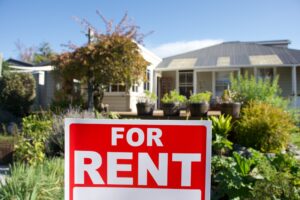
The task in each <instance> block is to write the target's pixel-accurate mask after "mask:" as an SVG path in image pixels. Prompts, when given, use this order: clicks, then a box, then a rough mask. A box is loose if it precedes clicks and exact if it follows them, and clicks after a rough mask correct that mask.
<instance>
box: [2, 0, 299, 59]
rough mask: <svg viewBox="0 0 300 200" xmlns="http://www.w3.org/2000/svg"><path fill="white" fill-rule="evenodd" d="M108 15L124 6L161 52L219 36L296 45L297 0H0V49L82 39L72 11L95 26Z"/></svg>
mask: <svg viewBox="0 0 300 200" xmlns="http://www.w3.org/2000/svg"><path fill="white" fill-rule="evenodd" d="M97 9H98V10H99V11H101V12H102V13H103V15H105V16H106V17H107V18H111V19H115V20H116V21H118V20H120V19H121V17H122V16H123V14H124V13H125V12H126V11H128V13H129V16H130V17H131V18H132V19H133V20H134V21H135V23H136V24H137V25H139V26H141V31H142V32H144V33H147V32H149V31H154V33H153V34H152V35H150V36H148V37H147V38H145V41H144V44H145V45H146V47H147V48H149V49H150V50H152V51H154V52H155V53H157V54H158V55H160V56H162V57H164V56H168V55H172V54H176V53H181V52H184V51H188V50H192V49H195V48H200V47H204V46H207V45H212V44H215V43H218V42H222V41H237V40H239V41H258V40H273V39H289V40H291V41H292V45H291V48H296V49H300V21H299V19H300V1H299V0H206V1H204V0H26V1H25V0H0V25H1V26H0V52H2V53H3V54H4V57H5V58H9V57H17V51H16V47H15V42H16V41H18V40H20V41H21V42H22V43H24V44H25V45H26V46H38V45H39V44H40V43H41V42H43V41H46V42H49V43H50V44H51V46H52V47H53V48H54V50H55V51H58V52H60V51H61V49H62V47H61V44H66V43H67V42H68V41H72V42H73V43H76V44H78V45H80V44H83V43H84V42H85V41H86V38H85V36H84V35H83V33H82V31H83V29H82V27H81V26H80V25H79V24H78V23H77V22H76V21H74V19H72V16H76V17H79V18H86V19H87V20H89V21H90V22H91V23H92V24H93V25H94V26H96V27H98V28H101V27H102V26H103V24H102V23H101V21H100V20H99V18H98V16H97V15H96V12H95V11H96V10H97Z"/></svg>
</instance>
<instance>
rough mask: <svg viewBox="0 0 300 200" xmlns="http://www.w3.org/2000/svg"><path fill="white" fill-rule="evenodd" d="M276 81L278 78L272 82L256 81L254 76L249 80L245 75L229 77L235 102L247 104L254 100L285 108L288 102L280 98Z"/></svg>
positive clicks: (266, 80)
mask: <svg viewBox="0 0 300 200" xmlns="http://www.w3.org/2000/svg"><path fill="white" fill-rule="evenodd" d="M278 80H279V77H278V76H277V77H276V78H274V80H270V79H258V80H257V79H256V78H255V77H254V76H251V77H250V78H249V75H248V74H247V73H246V74H245V75H244V76H242V75H241V76H238V77H236V78H234V76H231V78H230V82H231V88H230V89H231V90H232V92H234V93H235V94H236V95H235V97H234V100H236V101H239V102H244V103H248V102H250V101H253V100H255V101H262V102H267V103H270V104H272V105H275V106H279V107H282V108H286V106H287V104H288V101H287V100H284V99H283V98H282V97H280V93H281V90H280V88H279V85H278Z"/></svg>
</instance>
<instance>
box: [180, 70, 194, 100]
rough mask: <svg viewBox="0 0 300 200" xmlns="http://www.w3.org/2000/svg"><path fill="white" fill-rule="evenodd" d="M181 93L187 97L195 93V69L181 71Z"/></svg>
mask: <svg viewBox="0 0 300 200" xmlns="http://www.w3.org/2000/svg"><path fill="white" fill-rule="evenodd" d="M179 93H180V94H181V95H184V96H186V97H187V98H188V97H190V96H191V94H192V93H193V71H180V72H179Z"/></svg>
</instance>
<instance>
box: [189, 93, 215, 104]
mask: <svg viewBox="0 0 300 200" xmlns="http://www.w3.org/2000/svg"><path fill="white" fill-rule="evenodd" d="M210 98H211V92H208V91H207V92H201V93H197V94H192V95H191V96H190V99H189V102H190V103H201V102H209V101H210Z"/></svg>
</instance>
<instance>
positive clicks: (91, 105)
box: [87, 78, 94, 111]
mask: <svg viewBox="0 0 300 200" xmlns="http://www.w3.org/2000/svg"><path fill="white" fill-rule="evenodd" d="M87 93H88V110H89V111H94V97H93V96H94V88H93V81H92V78H89V79H88V90H87Z"/></svg>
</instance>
